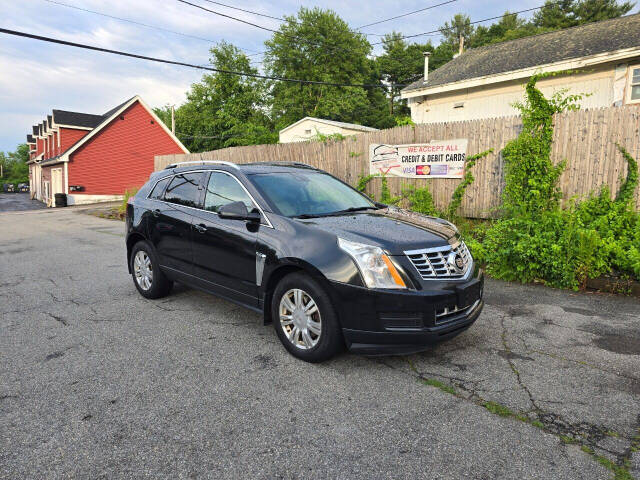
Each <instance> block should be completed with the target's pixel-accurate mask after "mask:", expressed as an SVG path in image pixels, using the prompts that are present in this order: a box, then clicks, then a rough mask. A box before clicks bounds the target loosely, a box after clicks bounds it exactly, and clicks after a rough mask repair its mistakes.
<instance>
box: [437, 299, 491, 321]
mask: <svg viewBox="0 0 640 480" xmlns="http://www.w3.org/2000/svg"><path fill="white" fill-rule="evenodd" d="M478 303H480V300H476V301H475V302H474V304H473V305H469V306H468V307H464V308H459V307H458V305H454V306H452V307H444V308H441V309H438V310H436V325H440V324H442V323H447V322H448V321H450V320H453V319H455V318H456V317H458V316H459V315H463V314H466V313H467V312H468V311H469V310H473V309H474V308H475V307H477V306H478Z"/></svg>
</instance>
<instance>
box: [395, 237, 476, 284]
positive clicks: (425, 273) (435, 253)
mask: <svg viewBox="0 0 640 480" xmlns="http://www.w3.org/2000/svg"><path fill="white" fill-rule="evenodd" d="M452 253H453V254H455V255H460V257H462V262H463V268H462V271H460V270H457V269H456V268H455V267H454V266H452V265H450V264H449V263H448V262H447V258H448V257H449V255H451V254H452ZM404 254H405V255H406V256H407V258H409V261H410V262H411V264H412V265H413V266H414V267H415V269H416V270H417V271H418V274H419V275H420V277H421V278H422V279H423V280H437V279H465V278H466V277H467V276H468V275H469V272H471V270H472V268H471V266H472V264H473V258H472V257H471V253H470V252H469V249H468V248H467V246H466V245H465V244H464V242H462V241H460V242H457V243H454V244H453V245H444V246H441V247H432V248H424V249H420V250H406V251H405V252H404Z"/></svg>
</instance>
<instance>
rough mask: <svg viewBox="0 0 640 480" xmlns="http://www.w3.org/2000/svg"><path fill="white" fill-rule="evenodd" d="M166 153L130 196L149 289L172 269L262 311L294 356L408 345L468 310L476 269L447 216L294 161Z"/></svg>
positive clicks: (434, 338) (406, 348)
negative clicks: (388, 200) (379, 197)
mask: <svg viewBox="0 0 640 480" xmlns="http://www.w3.org/2000/svg"><path fill="white" fill-rule="evenodd" d="M190 163H191V164H185V163H180V164H175V165H170V166H168V167H167V168H166V169H165V170H163V171H160V172H155V173H153V174H152V175H151V178H150V180H149V181H148V182H147V183H146V184H145V185H144V186H143V187H142V188H141V189H140V191H139V192H138V193H137V194H136V196H135V197H133V198H131V199H130V200H129V204H128V207H127V223H126V230H127V237H126V242H127V263H128V265H129V272H130V273H131V274H132V276H133V281H134V283H135V286H136V288H137V289H138V291H139V292H140V293H141V294H142V295H143V296H144V297H146V298H159V297H162V296H164V295H167V294H168V293H169V291H170V290H171V287H172V285H173V282H174V281H178V282H181V283H184V284H187V285H190V286H192V287H195V288H199V289H202V290H206V291H207V292H211V293H214V294H216V295H219V296H221V297H224V298H226V299H229V300H231V301H233V302H236V303H239V304H241V305H244V306H246V307H247V308H250V309H252V310H255V311H258V312H261V313H263V314H264V319H265V324H266V323H269V322H273V324H274V326H275V329H276V332H277V334H278V336H279V337H280V340H281V341H282V343H283V344H284V346H285V347H286V348H287V350H288V351H289V352H291V353H292V354H293V355H295V356H296V357H299V358H301V359H303V360H307V361H321V360H325V359H327V358H330V357H331V356H333V355H334V354H335V353H336V352H338V351H339V350H340V349H341V348H343V347H344V346H345V345H346V347H347V348H349V349H350V350H352V351H357V352H361V353H366V354H385V353H387V354H390V353H394V354H396V353H410V352H417V351H420V350H424V349H425V348H426V347H427V346H428V345H431V344H434V343H437V342H440V341H443V340H446V339H449V338H452V337H454V336H456V335H458V334H459V333H461V332H462V331H464V330H465V329H467V328H468V327H469V326H470V325H471V324H472V323H473V322H474V321H475V320H476V318H478V315H479V314H480V311H481V310H482V307H483V301H482V289H483V276H482V273H481V272H479V271H478V269H477V267H476V266H475V265H474V263H473V259H472V258H471V254H470V253H469V250H468V249H467V247H466V246H465V244H464V242H463V241H462V239H461V238H460V235H459V234H458V231H457V229H456V227H455V226H454V225H452V224H451V223H449V222H447V221H445V220H441V219H438V218H434V217H428V216H425V215H420V214H417V213H413V212H409V211H406V210H402V209H399V208H395V207H390V206H387V205H383V204H380V203H376V202H374V201H372V200H371V199H369V198H368V197H367V196H365V195H363V194H361V193H360V192H358V191H357V190H354V189H353V188H352V187H350V186H349V185H347V184H345V183H343V182H342V181H340V180H338V179H337V178H335V177H333V176H331V175H329V174H328V173H326V172H323V171H321V170H318V169H315V168H312V167H309V166H307V165H304V164H297V163H292V164H286V163H282V164H280V163H255V164H243V165H240V164H238V165H236V164H233V163H229V162H198V163H197V164H193V162H190Z"/></svg>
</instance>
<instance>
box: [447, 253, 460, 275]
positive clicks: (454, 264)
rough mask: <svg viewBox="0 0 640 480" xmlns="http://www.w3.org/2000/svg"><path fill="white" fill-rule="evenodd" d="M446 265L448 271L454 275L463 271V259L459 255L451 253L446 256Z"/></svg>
mask: <svg viewBox="0 0 640 480" xmlns="http://www.w3.org/2000/svg"><path fill="white" fill-rule="evenodd" d="M447 265H448V266H449V269H450V270H452V271H453V272H455V273H462V272H463V271H464V259H463V258H462V256H461V255H460V254H459V253H455V252H451V253H450V254H449V255H448V256H447Z"/></svg>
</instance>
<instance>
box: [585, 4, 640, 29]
mask: <svg viewBox="0 0 640 480" xmlns="http://www.w3.org/2000/svg"><path fill="white" fill-rule="evenodd" d="M634 5H635V4H634V3H632V2H623V3H620V4H619V3H618V2H617V1H616V0H582V1H581V2H578V3H577V4H576V6H575V8H574V13H575V16H576V18H577V19H578V22H579V24H582V23H589V22H597V21H598V20H606V19H608V18H616V17H621V16H622V15H624V14H626V13H628V12H629V11H630V10H631V9H632V8H633V7H634Z"/></svg>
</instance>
